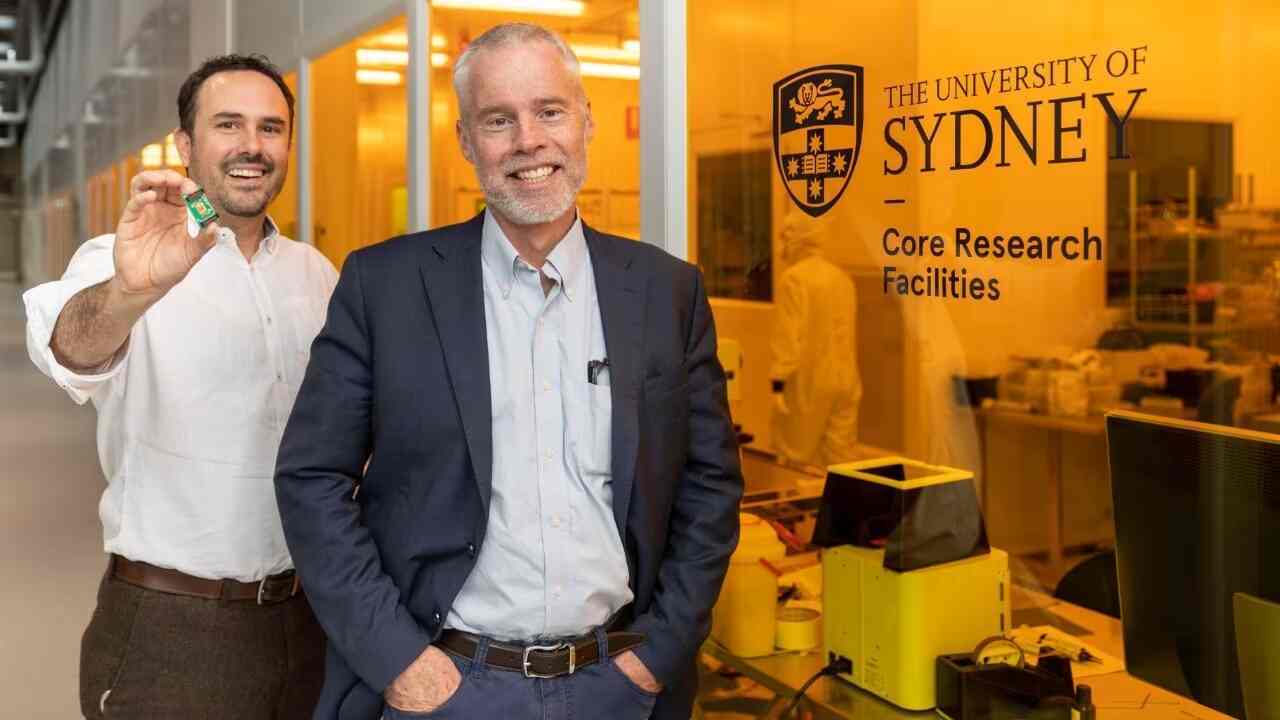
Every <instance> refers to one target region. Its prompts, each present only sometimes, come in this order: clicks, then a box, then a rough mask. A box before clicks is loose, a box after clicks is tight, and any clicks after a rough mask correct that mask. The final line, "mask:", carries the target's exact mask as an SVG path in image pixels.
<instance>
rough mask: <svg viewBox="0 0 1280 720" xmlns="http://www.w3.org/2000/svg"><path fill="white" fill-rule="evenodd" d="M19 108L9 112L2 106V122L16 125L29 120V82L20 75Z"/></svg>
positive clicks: (0, 119)
mask: <svg viewBox="0 0 1280 720" xmlns="http://www.w3.org/2000/svg"><path fill="white" fill-rule="evenodd" d="M15 94H16V95H17V96H18V109H17V110H14V111H13V112H9V111H7V110H4V109H3V108H0V124H9V125H16V124H18V123H24V122H26V121H27V109H28V108H27V82H26V78H24V77H22V76H19V77H18V91H17V93H15Z"/></svg>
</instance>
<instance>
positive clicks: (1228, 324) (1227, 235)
mask: <svg viewBox="0 0 1280 720" xmlns="http://www.w3.org/2000/svg"><path fill="white" fill-rule="evenodd" d="M1196 179H1197V178H1196V169H1195V167H1188V168H1187V199H1188V202H1187V214H1188V217H1187V218H1186V220H1187V225H1188V229H1187V230H1185V231H1174V232H1171V233H1158V234H1157V233H1150V232H1142V233H1140V232H1139V231H1138V172H1137V171H1136V170H1130V171H1129V238H1130V240H1129V312H1130V321H1131V322H1132V324H1133V326H1134V327H1136V328H1138V329H1139V330H1144V331H1148V332H1155V333H1177V334H1185V335H1186V336H1187V337H1188V338H1189V341H1190V342H1191V344H1194V345H1199V344H1201V340H1202V338H1204V337H1205V336H1209V335H1223V334H1227V333H1235V332H1249V331H1260V330H1263V329H1275V327H1276V323H1275V322H1258V321H1252V322H1249V321H1246V322H1235V321H1231V320H1218V319H1216V318H1215V319H1214V320H1213V321H1210V322H1201V321H1200V320H1199V318H1198V317H1197V308H1196V301H1195V299H1194V297H1193V296H1192V294H1191V293H1190V292H1188V293H1187V297H1186V304H1187V308H1186V317H1187V319H1186V321H1185V322H1181V321H1177V322H1175V321H1153V320H1148V319H1143V318H1142V317H1141V315H1142V313H1141V310H1142V304H1141V299H1140V293H1139V284H1138V276H1139V274H1140V272H1142V271H1146V270H1152V269H1159V268H1140V267H1139V266H1140V265H1141V263H1140V262H1139V257H1140V251H1139V246H1140V244H1141V243H1142V242H1143V241H1150V240H1153V239H1156V238H1160V239H1166V240H1167V239H1172V238H1176V239H1181V240H1185V241H1186V243H1187V262H1186V264H1185V267H1186V273H1187V279H1186V284H1187V287H1188V288H1190V287H1191V286H1194V285H1195V284H1196V283H1197V282H1199V280H1200V274H1201V267H1200V264H1201V258H1200V243H1199V242H1198V241H1200V240H1204V239H1218V240H1221V241H1223V242H1230V241H1233V240H1236V239H1244V240H1245V244H1244V245H1243V247H1244V248H1248V249H1263V248H1265V249H1269V250H1271V252H1272V253H1273V255H1274V258H1280V245H1275V246H1271V245H1266V246H1263V245H1257V244H1255V243H1254V242H1253V240H1254V237H1255V236H1256V235H1257V231H1253V230H1245V229H1233V230H1229V231H1221V230H1209V229H1204V228H1199V227H1197V224H1196V200H1197V193H1196ZM1175 266H1176V267H1177V268H1181V267H1182V264H1181V263H1176V264H1174V265H1171V266H1169V267H1165V268H1163V269H1165V270H1168V269H1174V268H1175ZM1179 314H1180V313H1179Z"/></svg>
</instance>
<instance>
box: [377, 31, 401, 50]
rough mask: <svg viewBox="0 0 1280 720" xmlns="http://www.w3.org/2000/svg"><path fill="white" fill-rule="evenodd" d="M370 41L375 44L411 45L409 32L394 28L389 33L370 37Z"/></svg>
mask: <svg viewBox="0 0 1280 720" xmlns="http://www.w3.org/2000/svg"><path fill="white" fill-rule="evenodd" d="M369 42H370V43H372V44H374V45H387V46H389V47H401V48H403V47H409V33H408V32H407V31H404V30H393V31H391V32H389V33H382V34H381V35H375V36H373V37H372V38H369Z"/></svg>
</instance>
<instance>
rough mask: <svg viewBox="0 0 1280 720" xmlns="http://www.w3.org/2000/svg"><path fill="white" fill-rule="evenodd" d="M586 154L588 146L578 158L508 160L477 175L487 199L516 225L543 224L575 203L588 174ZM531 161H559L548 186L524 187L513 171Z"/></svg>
mask: <svg viewBox="0 0 1280 720" xmlns="http://www.w3.org/2000/svg"><path fill="white" fill-rule="evenodd" d="M586 156H587V151H586V147H585V146H584V147H583V148H582V152H581V154H579V155H578V157H577V158H576V159H574V158H569V157H565V156H563V155H561V156H559V157H552V158H540V159H539V160H538V161H537V162H534V163H530V162H528V161H517V160H508V161H506V162H504V163H503V164H502V167H501V168H498V169H496V170H493V171H491V172H486V173H477V179H478V180H479V181H480V188H481V189H482V190H483V191H484V199H485V203H486V204H487V205H489V207H491V208H493V210H494V211H495V212H497V213H499V214H501V215H502V216H503V217H505V218H507V219H508V220H510V221H511V222H512V223H515V224H516V225H540V224H542V223H547V222H551V221H552V220H555V219H556V218H558V217H561V216H562V215H564V214H565V213H567V212H568V211H569V209H570V208H572V207H573V205H574V202H575V201H576V200H577V198H578V191H579V190H581V189H582V184H583V182H585V180H586V177H587V160H586ZM531 164H549V165H556V166H558V167H559V170H558V171H556V172H555V173H554V174H553V179H552V182H551V183H550V184H549V186H548V187H543V188H538V189H536V190H533V189H526V188H521V187H520V183H521V182H522V181H521V180H519V179H517V178H512V177H511V176H510V175H511V173H513V172H515V171H516V170H517V169H518V168H520V167H527V166H529V165H531Z"/></svg>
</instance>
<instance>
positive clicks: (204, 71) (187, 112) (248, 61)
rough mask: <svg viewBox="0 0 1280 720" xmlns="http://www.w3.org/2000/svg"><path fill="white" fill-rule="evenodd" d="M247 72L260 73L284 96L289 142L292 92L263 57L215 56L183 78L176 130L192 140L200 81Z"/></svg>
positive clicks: (201, 82) (276, 70)
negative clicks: (286, 104)
mask: <svg viewBox="0 0 1280 720" xmlns="http://www.w3.org/2000/svg"><path fill="white" fill-rule="evenodd" d="M236 70H249V71H252V72H257V73H262V74H263V75H266V76H267V77H269V78H271V80H272V81H273V82H275V84H276V87H278V88H280V92H281V93H282V94H284V101H285V102H286V103H288V105H289V138H290V139H292V138H293V92H292V91H290V90H289V86H288V85H286V84H285V82H284V78H283V77H281V75H280V69H279V68H277V67H276V66H275V65H273V64H271V61H270V60H268V59H267V56H266V55H259V54H256V53H255V54H252V55H219V56H217V57H211V58H209V59H208V60H205V61H204V64H202V65H201V66H200V67H198V68H196V71H195V72H193V73H191V74H190V75H188V76H187V79H186V80H185V81H184V82H183V83H182V89H181V90H179V91H178V126H179V127H181V128H182V130H183V131H184V132H185V133H187V135H189V136H192V137H194V134H193V133H194V130H195V122H196V95H197V94H199V92H200V86H201V85H204V81H205V80H208V79H209V78H211V77H213V76H214V75H217V74H218V73H221V72H232V71H236Z"/></svg>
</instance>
